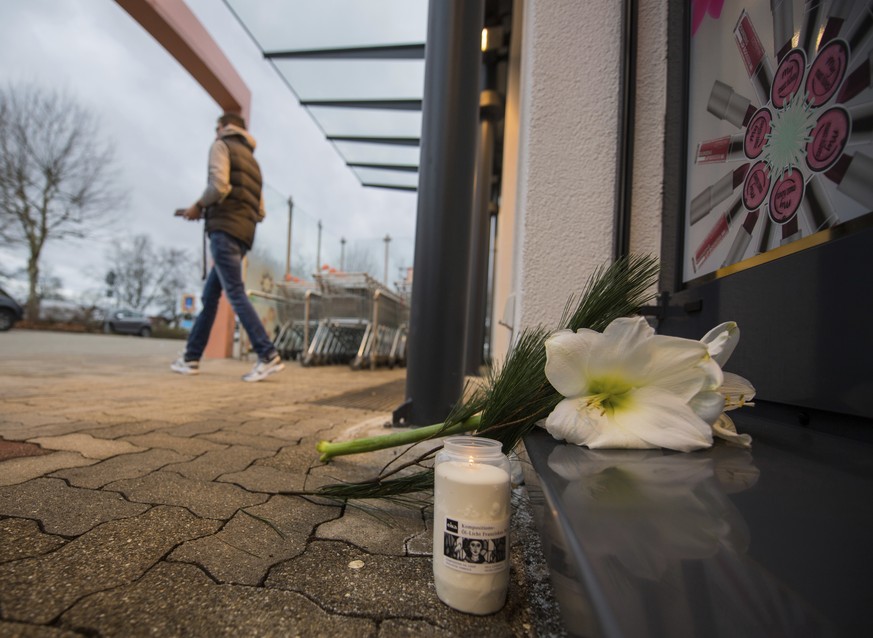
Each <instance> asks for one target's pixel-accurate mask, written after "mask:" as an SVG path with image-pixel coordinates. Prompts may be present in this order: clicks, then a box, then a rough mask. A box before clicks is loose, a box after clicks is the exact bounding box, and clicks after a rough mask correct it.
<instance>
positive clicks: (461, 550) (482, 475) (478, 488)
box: [433, 436, 512, 615]
mask: <svg viewBox="0 0 873 638" xmlns="http://www.w3.org/2000/svg"><path fill="white" fill-rule="evenodd" d="M510 491H511V490H510V469H509V459H508V458H507V457H506V456H505V455H504V454H503V452H502V451H501V445H500V442H499V441H494V440H492V439H485V438H482V437H475V436H454V437H449V438H447V439H446V440H445V441H444V443H443V449H442V450H440V452H439V453H438V454H437V456H436V460H435V463H434V499H433V502H434V526H433V576H434V584H435V585H436V592H437V596H439V598H440V600H441V601H443V602H444V603H445V604H447V605H448V606H449V607H453V608H455V609H457V610H459V611H463V612H467V613H470V614H479V615H484V614H492V613H494V612H496V611H499V610H500V609H501V608H502V607H503V605H504V604H505V603H506V592H507V589H508V587H509V519H510V515H511V513H512V510H511V506H510Z"/></svg>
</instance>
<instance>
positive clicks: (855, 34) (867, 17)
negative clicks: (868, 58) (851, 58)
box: [846, 0, 873, 51]
mask: <svg viewBox="0 0 873 638" xmlns="http://www.w3.org/2000/svg"><path fill="white" fill-rule="evenodd" d="M871 31H873V0H871V1H870V2H868V3H867V6H866V7H865V8H864V9H863V10H862V13H861V15H860V16H858V19H857V20H855V26H854V27H852V30H851V32H849V35H848V36H847V37H846V39H847V40H848V41H849V47H850V48H851V49H852V51H860V50H861V45H862V44H864V41H865V40H866V39H867V36H868V35H870V32H871Z"/></svg>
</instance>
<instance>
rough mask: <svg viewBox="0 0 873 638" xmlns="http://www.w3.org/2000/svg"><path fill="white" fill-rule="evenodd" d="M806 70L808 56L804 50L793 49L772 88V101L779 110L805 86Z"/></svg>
mask: <svg viewBox="0 0 873 638" xmlns="http://www.w3.org/2000/svg"><path fill="white" fill-rule="evenodd" d="M805 70H806V54H805V53H804V52H803V49H792V50H791V51H789V52H788V54H787V55H786V56H785V57H784V58H783V59H782V62H781V63H780V64H779V68H778V69H776V75H775V76H774V78H773V85H772V86H771V87H770V101H771V102H773V106H775V107H776V108H777V109H781V108H782V107H783V106H785V105H786V104H787V103H788V102H790V101H791V98H793V97H794V94H795V93H797V89H799V88H800V85H801V84H803V72H804V71H805Z"/></svg>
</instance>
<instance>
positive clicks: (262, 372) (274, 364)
mask: <svg viewBox="0 0 873 638" xmlns="http://www.w3.org/2000/svg"><path fill="white" fill-rule="evenodd" d="M284 369H285V364H284V363H282V359H281V358H280V357H279V355H278V354H277V355H275V356H273V358H272V359H270V360H268V361H262V360H260V359H258V362H257V363H256V364H255V367H253V368H252V369H251V372H248V373H247V374H244V375H243V378H242V380H243V381H248V382H249V383H254V382H255V381H263V380H264V379H266V378H267V377H269V376H270V375H271V374H276V373H277V372H282V370H284Z"/></svg>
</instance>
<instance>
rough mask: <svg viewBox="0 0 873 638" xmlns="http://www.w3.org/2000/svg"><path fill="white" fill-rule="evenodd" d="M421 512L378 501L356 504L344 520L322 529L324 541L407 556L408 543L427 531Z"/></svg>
mask: <svg viewBox="0 0 873 638" xmlns="http://www.w3.org/2000/svg"><path fill="white" fill-rule="evenodd" d="M425 529H426V528H425V524H424V518H423V515H422V512H421V510H420V509H415V508H412V507H403V506H401V505H396V504H393V503H390V502H385V501H379V500H374V499H368V500H359V501H354V502H353V503H350V504H348V505H347V506H346V510H345V514H344V515H343V517H342V518H341V519H338V520H335V521H330V522H328V523H325V524H324V525H321V526H319V528H318V531H317V532H316V536H317V537H318V538H320V539H331V540H341V541H345V542H347V543H350V544H352V545H356V546H357V547H360V548H362V549H365V550H367V551H368V552H370V553H373V554H390V555H394V556H403V555H405V554H406V542H407V540H409V539H411V538H413V537H414V536H415V535H416V534H421V533H423V532H424V531H425Z"/></svg>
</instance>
